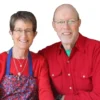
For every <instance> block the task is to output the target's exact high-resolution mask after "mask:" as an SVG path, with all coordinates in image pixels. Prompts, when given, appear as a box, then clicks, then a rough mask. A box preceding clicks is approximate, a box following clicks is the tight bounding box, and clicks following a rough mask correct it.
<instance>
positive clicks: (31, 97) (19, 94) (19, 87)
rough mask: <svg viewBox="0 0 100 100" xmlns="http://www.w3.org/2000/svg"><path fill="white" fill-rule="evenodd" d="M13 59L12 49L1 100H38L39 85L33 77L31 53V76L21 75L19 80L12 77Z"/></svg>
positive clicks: (8, 58)
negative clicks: (11, 66) (11, 64)
mask: <svg viewBox="0 0 100 100" xmlns="http://www.w3.org/2000/svg"><path fill="white" fill-rule="evenodd" d="M11 58H12V49H10V51H9V54H8V57H7V64H6V75H5V76H4V77H3V79H2V81H1V83H0V85H1V87H2V92H3V94H2V98H0V100H38V92H37V83H36V78H35V77H33V75H34V74H33V71H32V70H33V69H32V57H31V54H30V52H29V53H28V64H29V76H24V75H21V76H20V79H19V80H18V77H17V76H16V75H10V62H11Z"/></svg>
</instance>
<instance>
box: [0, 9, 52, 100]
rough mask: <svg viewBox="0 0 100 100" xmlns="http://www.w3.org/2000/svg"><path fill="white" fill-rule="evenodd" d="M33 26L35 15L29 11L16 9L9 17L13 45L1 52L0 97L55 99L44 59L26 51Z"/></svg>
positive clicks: (12, 98)
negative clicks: (6, 50)
mask: <svg viewBox="0 0 100 100" xmlns="http://www.w3.org/2000/svg"><path fill="white" fill-rule="evenodd" d="M36 28H37V22H36V18H35V16H34V15H33V14H32V13H31V12H27V11H18V12H17V13H15V14H13V15H12V16H11V19H10V35H11V37H12V39H13V41H14V45H13V47H12V48H11V49H10V50H9V51H8V52H3V53H1V54H0V88H1V94H0V95H1V97H0V98H1V100H38V99H39V100H54V98H53V95H52V91H51V88H50V84H49V78H48V68H47V65H46V62H45V59H44V58H43V57H42V56H40V55H38V54H35V53H33V52H31V51H29V47H30V46H31V44H32V42H33V40H34V38H35V36H36V34H37V32H36ZM38 94H39V96H38Z"/></svg>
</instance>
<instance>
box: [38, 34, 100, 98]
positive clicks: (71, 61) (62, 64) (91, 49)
mask: <svg viewBox="0 0 100 100" xmlns="http://www.w3.org/2000/svg"><path fill="white" fill-rule="evenodd" d="M39 53H41V54H42V55H44V56H45V58H46V59H47V61H48V64H49V74H50V78H51V80H52V84H53V86H54V87H55V88H56V90H57V91H58V92H59V93H60V94H63V95H65V99H64V100H100V42H98V41H96V40H92V39H88V38H86V37H84V36H82V35H81V34H80V35H79V38H78V40H77V42H76V44H75V46H74V47H73V49H72V52H71V55H70V57H68V56H67V55H66V53H65V50H64V49H63V47H62V45H61V43H60V42H59V43H55V44H53V45H51V46H48V47H46V48H45V49H43V50H41V51H39Z"/></svg>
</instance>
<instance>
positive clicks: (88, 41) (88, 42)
mask: <svg viewBox="0 0 100 100" xmlns="http://www.w3.org/2000/svg"><path fill="white" fill-rule="evenodd" d="M85 38H86V44H87V45H88V44H90V45H92V46H93V45H98V46H100V41H99V40H96V39H92V38H87V37H85Z"/></svg>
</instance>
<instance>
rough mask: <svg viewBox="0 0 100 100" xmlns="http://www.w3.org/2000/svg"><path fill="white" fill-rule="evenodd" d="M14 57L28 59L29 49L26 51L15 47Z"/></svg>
mask: <svg viewBox="0 0 100 100" xmlns="http://www.w3.org/2000/svg"><path fill="white" fill-rule="evenodd" d="M12 55H13V58H17V59H25V58H27V57H28V49H27V50H24V49H19V48H16V47H13V49H12Z"/></svg>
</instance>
